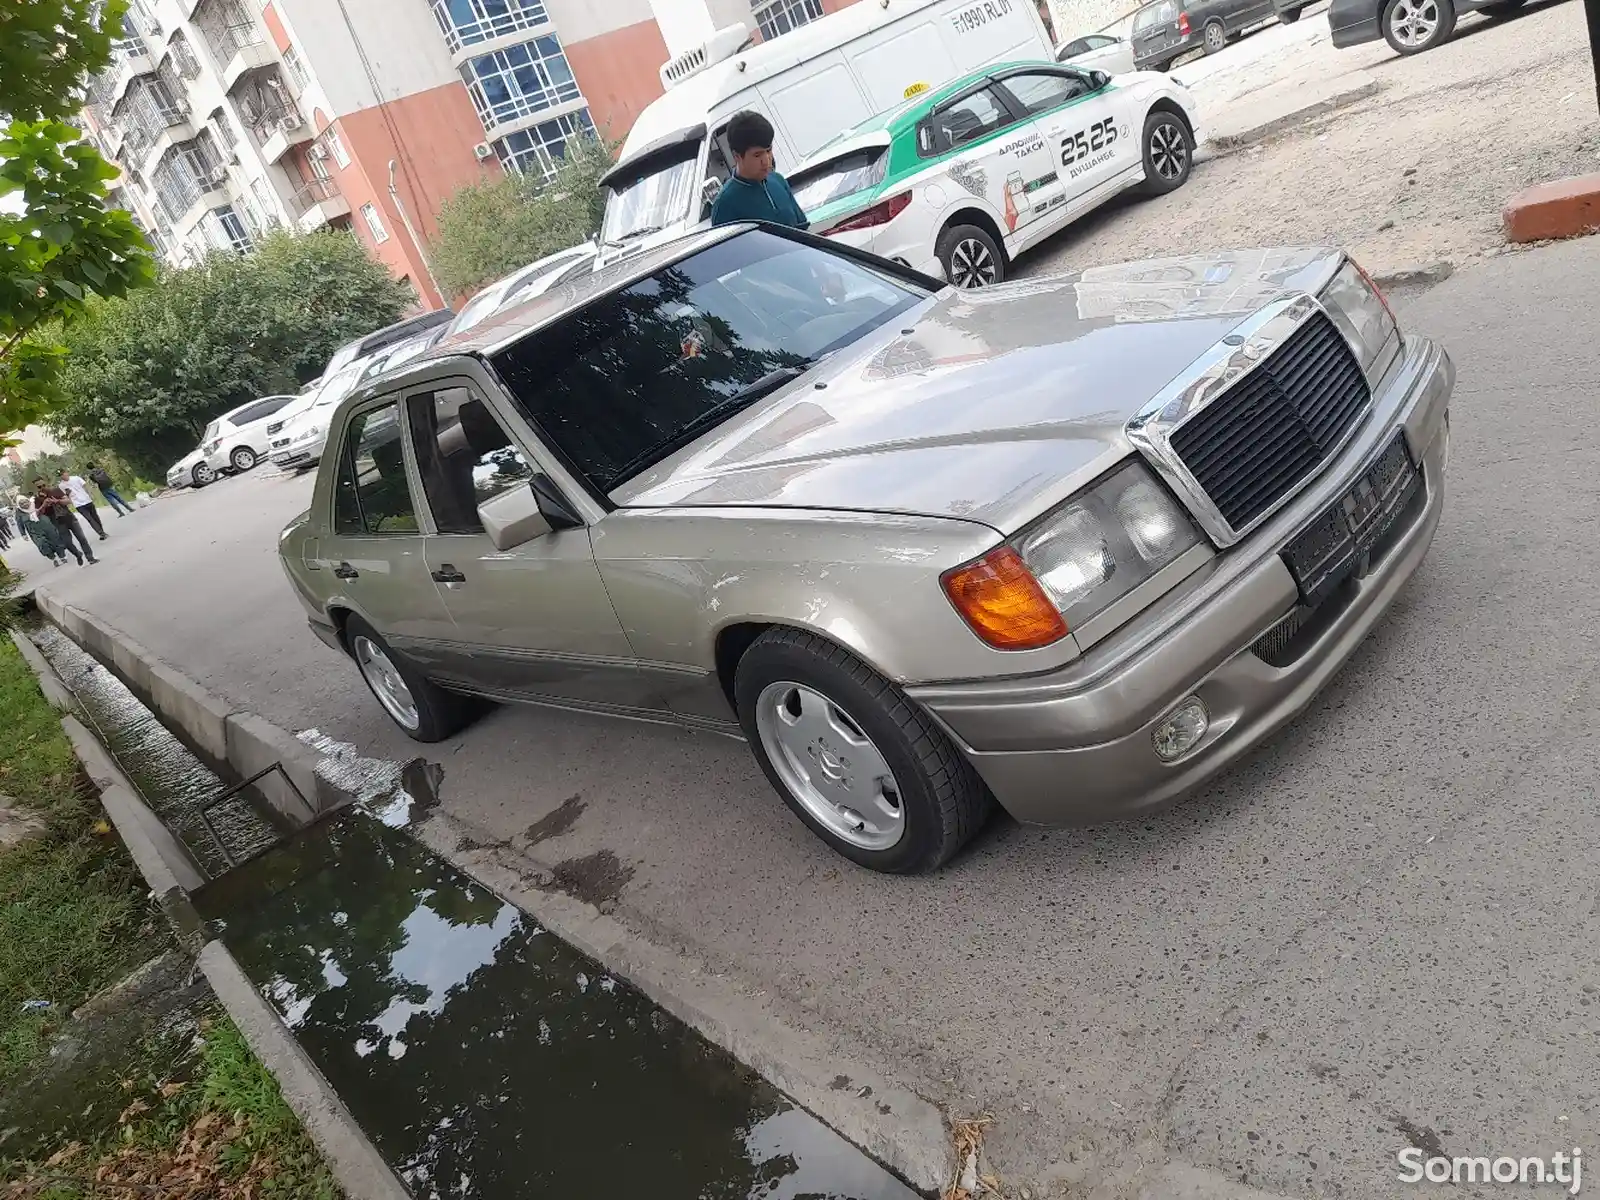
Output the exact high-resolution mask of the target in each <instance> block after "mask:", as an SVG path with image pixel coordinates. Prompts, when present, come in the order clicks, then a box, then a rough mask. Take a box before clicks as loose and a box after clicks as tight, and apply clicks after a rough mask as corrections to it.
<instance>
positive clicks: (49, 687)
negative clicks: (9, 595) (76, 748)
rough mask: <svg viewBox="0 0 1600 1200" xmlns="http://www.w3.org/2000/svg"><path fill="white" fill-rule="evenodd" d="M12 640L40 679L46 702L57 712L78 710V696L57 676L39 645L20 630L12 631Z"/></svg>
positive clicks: (40, 686)
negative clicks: (40, 650) (40, 651)
mask: <svg viewBox="0 0 1600 1200" xmlns="http://www.w3.org/2000/svg"><path fill="white" fill-rule="evenodd" d="M11 642H12V644H13V645H14V646H16V648H17V653H19V654H21V655H22V658H23V661H24V662H26V663H27V664H28V666H29V667H30V668H31V669H32V671H33V673H34V675H35V676H37V677H38V680H39V690H40V691H41V692H43V693H44V698H45V702H46V703H47V704H49V705H50V707H51V708H53V709H55V710H56V711H57V712H62V713H69V712H76V711H77V710H78V698H77V697H76V696H74V695H73V694H72V689H71V688H69V687H68V686H67V685H66V684H64V683H62V682H61V680H60V679H59V678H57V676H56V673H55V671H53V670H52V669H51V667H50V663H49V662H48V661H47V660H46V659H45V656H44V655H43V654H40V653H39V647H37V646H35V645H34V644H33V643H32V642H30V641H29V640H28V638H27V635H26V634H24V633H22V632H21V631H20V630H16V629H13V630H12V631H11Z"/></svg>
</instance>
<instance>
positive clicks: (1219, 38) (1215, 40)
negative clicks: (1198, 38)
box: [1206, 25, 1228, 54]
mask: <svg viewBox="0 0 1600 1200" xmlns="http://www.w3.org/2000/svg"><path fill="white" fill-rule="evenodd" d="M1227 41H1228V37H1227V34H1225V33H1224V32H1223V31H1222V26H1221V25H1207V26H1206V52H1207V53H1208V54H1215V53H1216V52H1217V51H1218V50H1221V49H1222V47H1223V46H1224V45H1226V44H1227Z"/></svg>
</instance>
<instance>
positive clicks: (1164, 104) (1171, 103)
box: [1144, 96, 1198, 149]
mask: <svg viewBox="0 0 1600 1200" xmlns="http://www.w3.org/2000/svg"><path fill="white" fill-rule="evenodd" d="M1156 112H1165V113H1171V114H1172V115H1173V116H1175V117H1177V118H1178V120H1179V121H1181V122H1182V123H1183V128H1184V131H1185V132H1187V133H1188V135H1189V141H1190V142H1191V143H1192V142H1193V141H1194V122H1193V121H1191V120H1189V114H1188V113H1186V112H1184V111H1183V105H1181V104H1179V103H1178V102H1177V101H1176V100H1174V99H1172V97H1170V96H1158V97H1157V98H1156V99H1155V101H1154V102H1153V103H1151V105H1150V107H1149V108H1147V109H1145V110H1144V118H1145V120H1147V121H1148V120H1149V119H1150V114H1151V113H1156ZM1196 149H1198V147H1196Z"/></svg>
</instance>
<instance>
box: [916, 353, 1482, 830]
mask: <svg viewBox="0 0 1600 1200" xmlns="http://www.w3.org/2000/svg"><path fill="white" fill-rule="evenodd" d="M1454 382H1455V370H1454V367H1453V366H1452V365H1451V362H1450V358H1449V356H1448V355H1446V354H1445V352H1444V350H1443V349H1442V348H1440V347H1438V346H1436V345H1435V344H1433V343H1432V342H1429V341H1427V340H1425V339H1422V338H1407V339H1406V342H1405V345H1404V348H1403V351H1402V353H1401V354H1400V355H1399V356H1398V357H1397V360H1396V362H1395V364H1394V365H1393V366H1392V367H1391V368H1390V370H1389V373H1388V374H1387V376H1385V378H1384V380H1383V381H1382V383H1381V384H1380V385H1379V387H1378V388H1377V389H1376V392H1375V395H1374V398H1373V409H1372V412H1371V413H1370V414H1369V416H1368V417H1367V420H1366V422H1365V424H1364V425H1363V427H1362V429H1361V431H1360V432H1359V433H1358V434H1357V435H1356V436H1355V438H1354V439H1353V440H1352V441H1351V443H1350V445H1349V446H1347V447H1346V448H1345V450H1344V452H1343V453H1342V454H1341V455H1340V456H1339V457H1338V458H1337V459H1336V460H1335V461H1334V462H1333V463H1332V464H1331V465H1330V466H1329V467H1328V468H1327V469H1325V470H1324V471H1323V472H1322V474H1321V475H1320V476H1318V477H1317V478H1315V479H1314V480H1313V481H1312V483H1311V484H1310V485H1308V486H1307V487H1306V488H1305V490H1304V491H1302V492H1301V493H1300V495H1299V496H1297V497H1296V498H1295V499H1294V501H1293V502H1291V503H1290V504H1288V505H1286V506H1285V507H1284V508H1283V509H1282V510H1281V511H1280V512H1279V513H1278V514H1277V515H1276V516H1274V517H1273V518H1272V519H1271V520H1270V521H1268V522H1267V523H1266V524H1265V525H1263V526H1262V527H1261V528H1260V529H1258V530H1257V531H1256V532H1255V533H1253V534H1252V535H1251V536H1250V537H1249V538H1247V539H1246V540H1245V541H1244V542H1242V543H1241V544H1240V545H1238V546H1235V547H1233V548H1232V549H1230V550H1229V551H1227V552H1226V553H1224V554H1221V555H1218V556H1217V557H1216V558H1215V559H1213V560H1212V561H1211V562H1210V563H1209V564H1207V565H1206V566H1204V567H1202V568H1201V570H1200V571H1199V572H1197V575H1196V576H1191V577H1190V579H1189V580H1186V581H1184V582H1183V583H1182V584H1179V585H1178V587H1177V588H1175V589H1174V591H1173V592H1172V593H1170V594H1169V595H1168V596H1167V597H1166V598H1164V599H1163V600H1162V601H1159V602H1157V604H1156V605H1155V606H1153V608H1152V609H1149V610H1146V611H1145V612H1144V613H1142V614H1140V615H1139V616H1138V617H1136V618H1134V620H1133V621H1131V622H1130V623H1129V624H1128V625H1127V626H1125V627H1124V628H1123V629H1122V630H1121V631H1119V632H1118V633H1117V634H1114V635H1113V636H1111V637H1109V638H1107V639H1105V640H1104V641H1102V642H1099V643H1097V644H1096V645H1094V646H1093V647H1092V648H1091V649H1090V650H1089V651H1088V653H1086V654H1084V655H1083V656H1081V657H1080V658H1079V659H1077V660H1076V661H1074V662H1073V663H1072V664H1071V665H1070V666H1069V667H1067V668H1065V669H1064V670H1062V671H1058V672H1053V673H1051V674H1047V675H1043V676H1033V677H1028V678H1023V679H1010V680H1000V681H986V682H978V683H965V684H942V685H929V686H920V687H911V688H908V689H907V692H908V694H909V695H911V696H912V697H913V698H914V699H916V700H917V701H918V702H919V703H921V704H922V705H923V706H924V707H926V708H927V709H928V711H929V712H931V713H932V714H933V715H934V716H935V718H936V719H938V721H939V722H940V723H941V724H942V725H943V726H944V728H945V729H946V731H947V732H949V733H950V735H951V736H952V737H953V738H954V739H955V740H956V742H957V744H958V745H959V746H960V747H961V748H962V750H963V751H964V753H965V754H966V755H967V757H968V759H969V760H970V761H971V762H972V764H973V766H974V767H975V768H976V769H977V771H978V773H979V774H980V775H982V776H983V778H984V781H985V782H986V783H987V784H988V785H989V787H990V790H992V791H993V792H994V795H995V797H996V799H998V800H999V801H1000V803H1001V805H1003V806H1004V807H1005V808H1006V810H1007V811H1008V812H1010V813H1011V814H1012V815H1013V816H1014V817H1016V818H1017V819H1018V820H1021V821H1027V822H1032V823H1037V824H1052V825H1085V824H1093V823H1095V822H1098V821H1102V820H1106V819H1110V818H1115V817H1125V816H1131V815H1135V814H1137V813H1140V812H1144V811H1146V810H1149V809H1152V808H1157V807H1160V806H1162V805H1164V804H1167V803H1170V802H1171V801H1173V800H1175V799H1177V798H1179V797H1181V796H1182V795H1183V794H1184V793H1186V792H1188V791H1190V790H1192V789H1194V788H1195V787H1197V786H1198V785H1200V784H1202V783H1204V782H1205V781H1206V780H1208V779H1209V778H1211V777H1212V776H1213V775H1215V774H1217V773H1218V772H1219V771H1221V770H1223V769H1224V768H1225V767H1227V766H1228V765H1229V764H1231V763H1233V762H1234V761H1235V760H1237V759H1238V758H1239V757H1240V756H1242V755H1244V754H1245V753H1247V752H1248V751H1249V750H1251V749H1253V748H1254V747H1255V746H1257V745H1259V744H1260V743H1261V742H1262V741H1264V740H1265V739H1266V738H1267V737H1269V736H1270V735H1271V734H1272V733H1273V732H1274V731H1275V730H1277V729H1278V728H1279V727H1280V726H1282V725H1284V724H1285V723H1287V722H1288V721H1289V720H1291V719H1292V718H1293V717H1294V716H1295V715H1297V714H1298V713H1299V712H1300V711H1301V710H1303V709H1304V708H1305V707H1306V706H1307V705H1308V704H1310V703H1311V700H1312V699H1313V697H1315V696H1316V694H1317V693H1318V692H1319V691H1320V690H1321V689H1322V688H1323V687H1325V686H1326V685H1327V684H1328V683H1329V682H1330V681H1331V680H1332V679H1333V677H1334V675H1335V674H1337V673H1338V671H1339V668H1340V667H1342V666H1343V665H1344V663H1345V662H1346V661H1347V660H1348V659H1349V658H1350V656H1351V655H1352V654H1354V653H1355V650H1356V647H1358V646H1359V645H1360V644H1361V642H1362V640H1363V639H1365V637H1366V636H1367V633H1368V631H1369V630H1370V629H1371V628H1372V626H1373V625H1374V624H1375V623H1376V622H1377V620H1378V618H1379V617H1381V616H1382V615H1383V613H1384V611H1385V610H1386V609H1387V608H1388V607H1389V605H1390V604H1391V603H1392V602H1393V601H1394V598H1395V597H1396V596H1397V595H1398V594H1399V592H1400V589H1401V588H1402V586H1403V585H1404V584H1405V582H1406V581H1407V580H1408V579H1409V578H1410V577H1411V575H1412V574H1413V573H1414V572H1415V571H1416V569H1417V567H1418V565H1419V564H1420V563H1421V562H1422V559H1423V556H1424V555H1425V554H1426V553H1427V551H1428V546H1429V544H1430V543H1431V542H1432V541H1433V534H1434V530H1435V529H1436V528H1437V526H1438V523H1439V516H1440V513H1441V511H1442V510H1443V507H1444V472H1445V464H1446V461H1447V459H1448V457H1449V417H1448V406H1449V402H1450V392H1451V389H1452V388H1453V386H1454ZM1401 429H1403V430H1404V432H1405V438H1406V442H1407V444H1408V446H1409V448H1410V451H1411V456H1412V458H1413V460H1414V461H1416V462H1417V463H1418V464H1420V467H1421V474H1422V490H1421V492H1420V494H1419V496H1418V498H1417V499H1416V500H1415V501H1413V503H1412V504H1411V505H1410V506H1409V507H1408V508H1407V509H1406V510H1405V512H1404V513H1403V514H1402V515H1401V517H1400V518H1399V522H1398V524H1397V526H1396V528H1395V531H1394V533H1393V535H1392V537H1391V539H1390V541H1389V543H1388V546H1387V549H1386V550H1385V551H1384V552H1383V555H1382V557H1381V558H1380V559H1378V560H1377V561H1376V562H1374V563H1373V564H1372V565H1371V567H1370V569H1369V571H1368V573H1367V574H1366V575H1365V576H1364V577H1362V578H1361V579H1359V580H1355V581H1352V582H1350V583H1347V584H1346V585H1344V587H1343V588H1342V589H1341V590H1340V591H1339V592H1337V593H1336V594H1335V595H1334V596H1333V597H1332V598H1330V599H1329V600H1328V601H1326V602H1325V609H1319V610H1318V614H1319V615H1318V618H1317V621H1316V625H1315V627H1314V630H1313V635H1312V636H1310V637H1309V639H1308V640H1307V641H1306V642H1305V643H1304V644H1303V645H1301V646H1298V647H1297V649H1298V654H1297V656H1296V657H1294V658H1293V661H1290V662H1288V663H1287V665H1284V666H1273V665H1270V664H1269V663H1268V662H1267V661H1266V660H1265V659H1264V658H1263V657H1260V656H1258V655H1257V654H1256V652H1255V650H1254V649H1253V647H1254V646H1255V644H1256V643H1257V641H1258V640H1259V639H1261V638H1262V636H1263V635H1264V634H1266V633H1267V632H1268V631H1270V630H1272V629H1273V627H1274V626H1276V625H1277V624H1278V623H1279V622H1280V621H1281V620H1282V619H1283V618H1285V617H1287V616H1288V615H1289V614H1290V613H1291V612H1293V611H1294V609H1295V608H1296V606H1297V604H1298V600H1299V597H1298V593H1297V591H1296V588H1295V583H1294V579H1293V576H1291V575H1290V573H1289V569H1288V567H1287V566H1286V565H1285V564H1284V561H1283V559H1282V558H1281V557H1280V552H1281V551H1282V549H1283V547H1285V546H1286V545H1287V544H1288V543H1289V542H1290V541H1292V540H1293V539H1294V537H1295V536H1296V535H1297V534H1298V533H1299V532H1300V531H1301V530H1302V529H1304V528H1305V527H1306V526H1307V525H1308V524H1309V523H1310V522H1311V521H1312V520H1313V519H1314V518H1315V517H1316V516H1317V515H1318V514H1320V513H1322V512H1323V511H1324V510H1325V509H1326V508H1327V507H1328V506H1329V505H1330V504H1332V503H1334V502H1335V501H1336V500H1337V499H1338V498H1339V497H1340V496H1341V495H1343V494H1344V492H1345V491H1346V490H1348V488H1349V487H1350V486H1351V485H1352V484H1353V483H1354V482H1355V480H1357V479H1358V478H1360V476H1361V475H1362V474H1363V473H1364V472H1365V471H1366V470H1367V468H1368V467H1370V466H1371V465H1372V464H1373V463H1374V462H1375V461H1376V460H1377V458H1378V457H1379V455H1381V454H1382V452H1383V450H1384V448H1385V447H1387V446H1388V445H1389V443H1390V442H1391V440H1392V439H1393V437H1394V434H1395V431H1396V430H1401ZM1327 606H1332V607H1327ZM1190 696H1198V697H1199V698H1200V700H1201V701H1202V702H1203V703H1204V704H1205V707H1206V711H1207V714H1208V716H1209V718H1210V724H1209V727H1208V728H1207V731H1206V733H1205V735H1204V737H1202V738H1201V740H1200V741H1199V742H1198V743H1197V744H1196V746H1195V747H1194V748H1193V749H1191V750H1190V751H1189V752H1188V753H1187V754H1186V755H1185V756H1184V757H1183V758H1181V759H1179V760H1178V761H1176V762H1173V763H1165V762H1163V761H1162V760H1161V759H1159V758H1158V757H1157V756H1156V753H1155V749H1154V746H1153V742H1152V735H1153V733H1154V732H1155V731H1156V729H1157V728H1158V727H1159V726H1160V725H1162V724H1163V723H1164V721H1165V720H1166V718H1167V717H1168V716H1169V715H1170V714H1171V713H1172V712H1173V710H1174V709H1175V708H1176V707H1177V706H1179V705H1180V704H1181V703H1182V702H1184V701H1185V700H1186V699H1188V698H1189V697H1190Z"/></svg>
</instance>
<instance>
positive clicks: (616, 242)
mask: <svg viewBox="0 0 1600 1200" xmlns="http://www.w3.org/2000/svg"><path fill="white" fill-rule="evenodd" d="M663 228H664V227H663V226H661V225H641V226H640V227H639V228H638V229H630V230H628V232H627V233H624V234H622V235H620V236H619V237H614V238H607V239H606V240H605V242H604V243H603V244H604V245H607V246H621V245H625V244H626V243H628V242H632V241H637V240H638V239H639V238H642V237H649V236H650V235H651V234H652V233H660V232H661V230H662V229H663Z"/></svg>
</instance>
